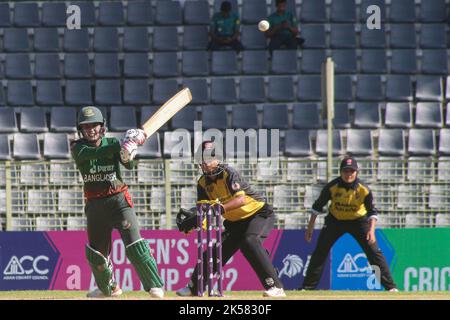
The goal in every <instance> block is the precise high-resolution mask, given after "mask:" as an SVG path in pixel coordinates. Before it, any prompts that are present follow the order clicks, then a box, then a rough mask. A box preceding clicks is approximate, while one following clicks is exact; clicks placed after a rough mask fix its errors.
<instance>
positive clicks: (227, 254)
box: [189, 204, 283, 294]
mask: <svg viewBox="0 0 450 320" xmlns="http://www.w3.org/2000/svg"><path fill="white" fill-rule="evenodd" d="M274 221H275V215H274V214H273V212H272V208H271V207H270V206H268V205H267V204H266V205H265V206H264V207H263V208H262V209H260V210H259V211H258V212H257V213H256V214H254V215H253V216H251V217H250V218H248V219H245V220H241V221H236V222H231V221H227V220H225V221H224V226H225V231H224V232H223V235H222V265H225V264H226V263H227V262H228V260H230V258H231V257H232V256H233V255H234V254H235V253H236V252H237V251H238V250H241V252H242V254H243V255H244V257H245V258H246V259H247V261H248V262H249V263H250V266H251V267H252V268H253V270H254V271H255V272H256V275H257V276H258V278H259V281H260V282H261V284H262V285H263V286H264V288H265V289H269V288H270V287H272V286H276V287H278V288H283V284H282V282H281V281H280V279H279V278H278V275H277V272H276V270H275V268H274V266H273V265H272V262H271V261H270V258H269V254H268V252H267V251H266V249H265V248H264V247H263V245H262V244H263V241H264V239H266V238H267V236H268V235H269V233H270V230H272V229H273V226H274ZM213 263H214V273H215V272H216V252H215V250H213ZM197 273H198V272H197V267H196V268H195V269H194V272H193V273H192V276H191V280H190V282H189V287H190V288H191V291H192V292H193V293H194V294H196V293H197ZM203 275H204V280H203V285H204V287H206V284H207V283H208V281H207V277H206V275H207V259H206V251H205V252H203ZM241 276H245V275H241Z"/></svg>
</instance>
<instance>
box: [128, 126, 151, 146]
mask: <svg viewBox="0 0 450 320" xmlns="http://www.w3.org/2000/svg"><path fill="white" fill-rule="evenodd" d="M125 139H127V140H131V141H134V142H136V144H137V145H138V146H142V145H143V144H144V143H145V140H147V135H146V134H145V131H144V130H142V129H129V130H127V132H126V133H125Z"/></svg>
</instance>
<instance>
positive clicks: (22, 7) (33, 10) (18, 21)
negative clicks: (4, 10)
mask: <svg viewBox="0 0 450 320" xmlns="http://www.w3.org/2000/svg"><path fill="white" fill-rule="evenodd" d="M14 25H15V26H16V27H38V26H39V25H40V21H39V8H38V4H37V2H28V3H27V2H24V3H21V2H18V3H15V5H14Z"/></svg>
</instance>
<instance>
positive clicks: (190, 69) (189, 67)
mask: <svg viewBox="0 0 450 320" xmlns="http://www.w3.org/2000/svg"><path fill="white" fill-rule="evenodd" d="M182 73H183V75H184V76H187V77H195V76H197V77H198V76H207V75H209V57H208V52H207V51H183V66H182Z"/></svg>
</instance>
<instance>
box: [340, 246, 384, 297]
mask: <svg viewBox="0 0 450 320" xmlns="http://www.w3.org/2000/svg"><path fill="white" fill-rule="evenodd" d="M380 275H381V272H380V268H379V267H378V266H375V265H370V264H369V262H368V260H367V257H366V255H365V254H364V253H359V254H357V255H355V256H352V255H351V254H350V253H347V254H346V255H345V256H344V259H342V262H341V264H340V265H339V267H338V269H337V277H338V278H365V277H366V278H367V288H368V289H369V290H374V289H380V288H381V285H380Z"/></svg>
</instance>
